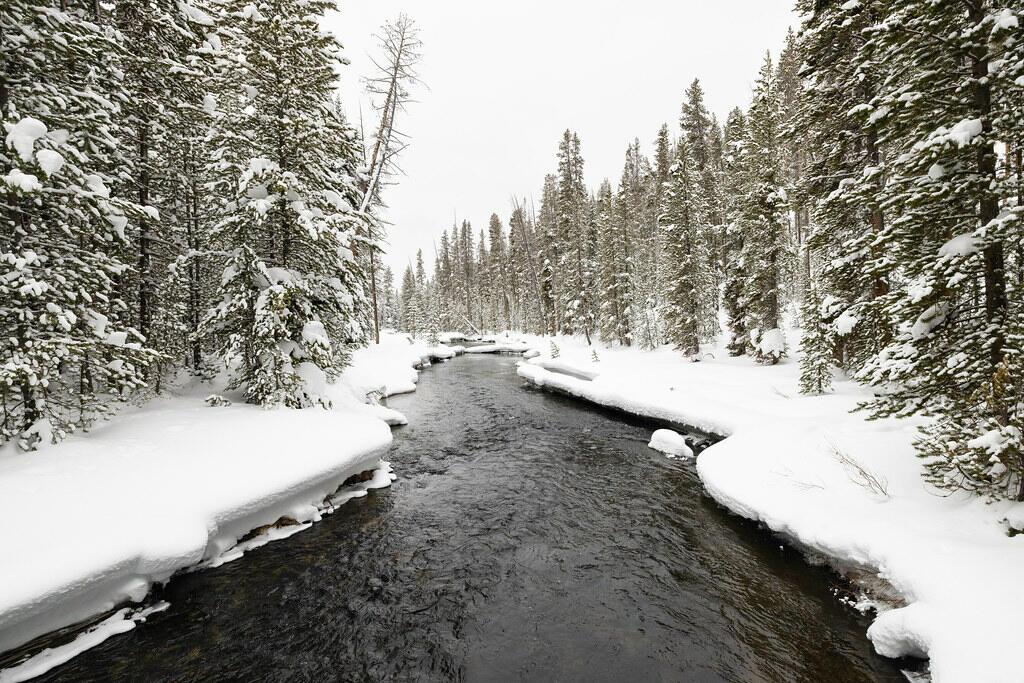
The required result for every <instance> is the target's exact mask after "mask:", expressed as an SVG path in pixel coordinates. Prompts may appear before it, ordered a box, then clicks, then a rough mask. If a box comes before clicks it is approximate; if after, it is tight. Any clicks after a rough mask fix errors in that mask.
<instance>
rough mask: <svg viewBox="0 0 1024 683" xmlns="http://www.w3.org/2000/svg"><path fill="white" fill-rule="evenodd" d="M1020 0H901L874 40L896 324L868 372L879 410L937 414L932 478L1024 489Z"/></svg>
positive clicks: (927, 445)
mask: <svg viewBox="0 0 1024 683" xmlns="http://www.w3.org/2000/svg"><path fill="white" fill-rule="evenodd" d="M1019 14H1020V12H1019V7H1018V8H1013V7H1012V6H1011V5H1010V4H1009V3H1003V2H996V1H989V0H972V1H971V2H965V3H961V4H954V3H938V2H932V3H899V4H897V5H895V6H894V7H893V8H892V11H891V13H890V14H889V15H887V16H886V17H884V19H883V20H882V21H881V22H879V23H877V24H875V25H874V26H873V27H872V29H871V33H870V42H869V45H868V47H867V48H866V49H867V50H868V51H869V52H871V53H873V54H874V55H876V56H877V57H878V58H879V59H881V60H882V61H883V65H884V72H885V74H886V79H885V80H884V82H883V83H882V84H881V86H880V88H879V94H878V96H877V97H876V98H875V99H874V100H873V101H872V102H871V103H870V107H871V111H870V114H869V123H871V124H872V125H876V126H878V128H879V131H880V137H881V140H882V142H883V143H884V144H886V145H887V146H889V147H890V148H891V152H890V156H891V157H892V161H891V162H890V164H889V165H888V168H887V172H888V174H889V178H888V182H887V184H886V187H885V193H886V199H885V206H886V207H887V209H890V207H891V212H892V214H893V215H894V216H898V218H897V219H895V220H892V221H889V222H888V223H887V224H886V225H885V226H884V228H883V229H882V230H881V231H880V232H879V234H878V236H877V237H876V240H877V241H878V243H879V248H880V250H881V252H882V255H881V256H880V261H881V263H879V264H878V265H879V266H880V267H882V268H883V269H884V270H883V272H885V273H886V274H887V275H890V277H889V281H890V282H891V283H893V288H892V290H891V291H890V292H888V293H887V294H885V295H883V296H882V297H880V301H881V305H882V306H883V307H884V311H885V314H886V315H887V316H888V317H889V318H890V319H891V320H892V321H893V322H894V323H895V326H896V330H897V332H896V336H895V338H894V339H893V340H892V341H891V342H890V343H889V344H888V345H886V346H885V348H883V349H882V350H881V351H879V352H878V353H877V354H875V355H874V356H873V357H872V358H871V359H869V360H868V362H867V363H866V365H865V367H864V368H863V369H862V370H861V372H860V373H859V377H860V378H862V379H864V380H866V381H869V382H871V383H872V384H876V385H879V386H882V387H885V389H886V390H885V391H884V392H883V393H881V394H880V395H879V396H878V397H877V398H876V399H875V400H873V401H871V402H870V403H869V404H868V407H869V408H870V409H871V411H872V415H874V416H888V415H908V414H913V413H923V414H929V415H934V416H935V422H934V424H933V425H932V426H931V427H929V428H928V429H926V430H924V433H923V435H922V437H921V439H920V440H919V441H918V444H917V445H918V448H919V450H920V453H921V455H922V456H924V457H925V458H926V460H925V462H926V467H927V470H928V480H929V481H930V482H931V483H933V484H934V485H936V486H939V487H942V488H967V489H972V490H977V491H980V492H983V493H985V494H988V495H1009V496H1012V497H1015V498H1017V499H1020V500H1024V394H1022V391H1024V387H1022V384H1024V382H1022V380H1021V378H1022V377H1024V367H1022V362H1021V349H1020V347H1019V343H1020V337H1019V336H1018V335H1019V333H1020V330H1021V329H1022V328H1024V325H1022V320H1024V311H1022V307H1024V296H1021V292H1020V291H1019V290H1017V289H1015V284H1014V281H1013V280H1012V279H1011V278H1008V277H1007V260H1008V258H1012V255H1013V254H1016V253H1019V252H1018V249H1019V248H1020V244H1021V239H1022V235H1024V228H1022V222H1021V221H1022V212H1024V207H1021V206H1020V205H1019V204H1018V203H1017V193H1018V192H1019V187H1018V186H1017V182H1018V181H1017V180H1016V179H1011V178H1010V177H1009V176H1007V175H1006V174H1004V173H1001V172H1000V169H999V156H1000V151H999V150H998V149H997V145H1001V144H1003V143H1005V142H1006V141H1007V140H1020V139H1021V137H1022V130H1024V111H1022V110H1021V108H1020V101H1021V100H1020V98H1021V90H1022V87H1024V86H1022V84H1024V78H1022V76H1024V41H1022V40H1021V33H1020V25H1021V21H1022V20H1024V17H1021V16H1019Z"/></svg>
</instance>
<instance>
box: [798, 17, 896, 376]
mask: <svg viewBox="0 0 1024 683" xmlns="http://www.w3.org/2000/svg"><path fill="white" fill-rule="evenodd" d="M883 4H884V2H882V0H863V1H862V2H860V3H859V4H858V5H857V6H856V7H854V6H852V5H848V4H846V3H815V2H811V0H807V2H802V3H801V4H800V5H799V7H800V8H801V10H802V11H803V13H804V14H805V17H806V19H805V20H804V23H803V25H802V26H801V31H800V38H799V40H800V53H801V55H803V57H804V66H803V68H802V70H801V76H802V77H803V78H804V79H806V80H807V83H808V87H806V88H803V89H802V90H801V93H800V107H799V110H798V113H797V115H796V116H795V117H794V118H793V119H792V121H791V122H790V124H789V126H788V127H787V128H786V132H785V137H786V139H787V141H788V144H789V146H790V148H791V149H792V148H794V147H806V148H807V149H809V150H813V151H814V154H807V155H805V158H804V161H805V162H806V164H807V166H806V168H805V169H804V174H803V175H802V177H801V179H800V182H799V183H798V185H797V188H796V190H797V191H796V197H797V200H796V201H797V203H798V204H803V205H804V206H806V205H808V204H809V205H810V210H811V213H810V218H811V219H812V220H810V221H808V224H801V225H802V230H803V232H805V233H807V236H806V238H805V243H804V254H803V256H804V266H803V267H804V270H805V272H806V271H808V270H809V269H810V268H811V262H812V261H813V262H814V270H815V281H816V282H815V284H816V285H817V287H818V288H819V291H820V294H821V296H822V298H823V300H824V305H823V307H822V308H821V315H823V316H824V318H823V320H824V321H825V322H826V323H828V324H830V325H833V326H834V328H835V330H836V332H837V334H835V335H832V339H833V341H834V342H835V345H836V348H835V350H834V356H835V360H836V362H837V363H838V364H840V365H842V366H843V367H844V368H846V369H847V370H849V371H851V372H855V371H857V370H858V369H860V367H861V366H862V365H863V363H864V362H865V360H866V359H867V358H868V357H869V356H870V355H872V354H873V353H876V352H877V351H878V350H880V349H881V348H882V347H883V346H884V345H885V344H886V343H887V340H888V339H890V338H891V336H892V335H891V329H890V324H889V321H888V320H887V319H886V317H885V315H884V314H883V313H882V311H881V310H880V307H879V306H878V305H877V300H878V297H880V296H882V295H883V294H885V293H886V292H887V291H888V290H889V285H888V282H887V281H886V279H885V276H884V273H883V272H882V270H883V269H881V268H879V267H873V266H871V264H872V263H879V264H880V263H881V262H882V259H881V258H880V257H881V252H880V251H879V247H878V244H877V241H876V239H875V238H876V236H877V234H878V232H879V231H880V230H881V229H882V227H883V225H884V224H885V217H884V215H883V210H882V207H881V203H882V201H883V196H882V182H883V179H884V177H885V171H884V165H883V162H882V153H881V152H882V150H881V146H880V144H879V141H878V135H877V132H876V131H875V130H872V127H871V126H870V125H868V124H867V122H866V120H865V119H866V118H867V116H866V114H865V115H857V114H856V112H858V111H861V110H866V109H870V107H869V106H868V105H867V104H866V103H867V102H869V101H870V100H871V99H872V98H873V97H874V95H875V92H876V89H877V86H878V83H879V82H880V81H881V74H880V67H879V65H878V64H877V63H876V61H875V60H874V59H873V57H872V56H871V55H870V54H868V53H867V51H866V50H864V49H863V42H864V41H863V35H864V31H865V29H866V28H867V27H868V26H870V25H872V24H874V23H875V22H876V21H878V19H879V18H880V17H881V16H882V5H883ZM796 215H797V216H800V215H801V212H799V211H798V212H797V214H796ZM805 218H806V216H805Z"/></svg>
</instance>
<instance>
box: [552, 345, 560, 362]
mask: <svg viewBox="0 0 1024 683" xmlns="http://www.w3.org/2000/svg"><path fill="white" fill-rule="evenodd" d="M559 353H561V351H560V350H559V348H558V344H556V343H555V342H554V341H552V342H551V357H552V358H558V354H559Z"/></svg>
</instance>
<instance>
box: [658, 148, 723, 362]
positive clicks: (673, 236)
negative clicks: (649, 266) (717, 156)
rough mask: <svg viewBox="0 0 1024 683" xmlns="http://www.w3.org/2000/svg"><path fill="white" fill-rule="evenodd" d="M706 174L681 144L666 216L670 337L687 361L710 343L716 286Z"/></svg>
mask: <svg viewBox="0 0 1024 683" xmlns="http://www.w3.org/2000/svg"><path fill="white" fill-rule="evenodd" d="M702 180H703V179H702V178H701V174H700V169H699V166H698V164H697V161H696V159H695V158H694V156H693V152H692V150H691V147H690V143H689V141H688V136H684V137H682V138H681V139H680V140H679V142H678V143H677V144H676V159H675V162H674V163H673V164H672V168H671V170H670V172H669V180H668V187H667V190H666V192H665V206H664V209H663V211H662V216H661V229H662V231H663V233H664V236H663V238H662V243H663V244H664V248H665V282H666V283H667V286H666V289H665V293H664V295H663V300H664V302H665V303H664V311H665V312H664V316H665V336H666V337H667V338H668V341H669V342H670V343H671V344H673V345H674V346H675V347H676V348H677V349H679V350H680V351H682V352H683V354H685V355H687V356H696V355H698V354H699V353H700V343H701V342H702V341H706V340H707V339H709V338H710V335H711V330H712V329H713V328H712V327H711V325H710V324H709V323H708V320H709V319H710V320H713V319H714V311H715V294H716V293H715V283H714V277H713V276H712V274H711V259H710V255H709V251H710V249H709V245H708V241H707V237H708V230H707V223H706V221H707V217H706V216H707V214H706V210H707V203H706V202H705V198H704V186H703V182H702Z"/></svg>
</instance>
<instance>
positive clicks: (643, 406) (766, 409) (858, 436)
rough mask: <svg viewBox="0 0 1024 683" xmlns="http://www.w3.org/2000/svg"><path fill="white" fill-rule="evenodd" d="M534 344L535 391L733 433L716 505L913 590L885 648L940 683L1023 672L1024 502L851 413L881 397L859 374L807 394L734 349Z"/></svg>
mask: <svg viewBox="0 0 1024 683" xmlns="http://www.w3.org/2000/svg"><path fill="white" fill-rule="evenodd" d="M530 341H531V342H532V344H533V345H534V346H535V348H536V349H537V350H539V351H541V352H542V355H540V356H537V357H536V358H533V359H531V360H529V361H527V362H524V363H523V364H521V365H520V369H519V374H520V375H521V376H522V377H524V378H525V379H527V380H528V381H530V382H531V383H533V384H535V385H538V386H542V387H547V388H553V389H556V390H558V391H561V392H564V393H568V394H572V395H575V396H578V397H580V398H583V399H586V400H588V401H592V402H594V403H598V404H601V405H604V406H608V407H612V408H616V409H620V410H624V411H627V412H630V413H634V414H637V415H644V416H649V417H652V418H656V419H660V420H664V421H667V422H671V423H676V424H686V425H690V426H693V427H696V428H698V429H700V430H703V431H707V432H712V433H715V434H719V435H722V436H727V437H729V438H727V439H725V440H723V441H721V442H719V443H717V444H716V445H714V446H712V447H710V448H708V449H707V450H705V451H704V452H703V453H701V454H700V455H699V456H698V459H697V471H698V473H699V475H700V478H701V480H702V481H703V483H704V486H705V488H706V490H707V491H708V493H710V495H711V496H713V497H714V498H715V500H717V501H718V502H719V503H721V504H722V505H724V506H725V507H727V508H729V509H730V510H732V511H733V512H735V513H737V514H739V515H742V516H744V517H748V518H750V519H753V520H757V521H760V522H762V523H764V524H765V525H766V526H767V527H769V528H770V529H772V530H773V531H776V532H778V533H780V534H783V535H784V536H786V537H788V538H789V539H791V540H792V541H794V542H795V543H796V544H798V545H799V546H802V547H804V548H806V549H808V550H810V551H812V552H814V553H819V554H821V555H824V556H826V557H827V558H829V560H830V561H831V562H832V563H833V564H834V565H835V566H837V567H839V568H846V569H857V570H861V571H865V570H866V571H868V572H871V573H875V574H877V575H878V576H879V577H880V578H882V579H884V580H885V581H886V582H888V583H889V584H891V585H892V586H893V587H894V588H895V589H896V590H897V591H898V592H899V594H900V596H902V598H903V600H904V601H905V603H906V604H905V605H903V606H900V607H897V608H895V609H887V610H884V611H882V612H881V613H880V614H879V615H878V616H877V618H876V619H875V621H874V624H873V625H872V626H871V628H870V630H869V632H868V636H869V638H870V639H871V640H872V642H873V643H874V645H875V648H876V650H877V651H878V652H879V653H881V654H883V655H886V656H890V657H899V656H903V655H916V656H926V657H928V658H929V659H930V669H931V672H932V675H933V678H934V680H935V681H938V682H940V683H941V682H944V681H1017V680H1021V673H1020V665H1019V662H1018V660H1017V657H1016V648H1015V642H1016V640H1017V628H1016V622H1017V620H1018V619H1019V615H1020V614H1021V613H1022V611H1024V589H1022V588H1021V586H1020V568H1021V567H1022V566H1024V537H1015V538H1014V537H1010V536H1009V535H1008V533H1007V531H1008V525H1007V523H1006V521H1005V520H1006V519H1007V517H1008V516H1009V517H1010V518H1011V520H1013V521H1014V522H1015V523H1016V524H1017V525H1018V526H1019V525H1020V524H1021V521H1022V520H1019V518H1021V517H1024V510H1022V507H1021V506H1014V505H1012V504H1010V503H998V504H991V505H987V504H985V503H984V502H983V501H981V500H979V499H977V498H974V497H971V496H968V495H967V494H961V495H954V496H948V497H943V496H942V495H941V494H940V493H939V492H936V491H933V490H930V489H929V488H928V487H926V486H925V484H924V483H923V481H922V479H921V476H920V460H919V459H918V458H917V457H915V454H914V450H913V447H912V441H913V439H914V436H915V423H914V422H912V421H910V420H900V421H897V420H881V421H874V422H869V421H867V420H865V419H864V415H863V414H860V413H851V410H852V409H853V408H854V407H855V406H856V404H857V402H858V401H859V400H862V399H863V398H864V397H865V396H866V394H865V390H864V389H863V388H861V387H859V386H858V385H856V384H855V383H853V382H850V381H848V380H845V379H841V380H838V381H837V382H836V390H835V392H834V393H832V394H829V395H825V396H803V395H801V394H800V393H799V392H798V382H797V380H798V374H799V369H798V366H797V362H796V360H795V359H792V358H791V359H789V360H787V361H786V362H784V363H783V364H781V365H778V366H774V367H763V366H759V365H756V364H755V363H753V362H752V361H751V360H750V359H746V358H730V357H728V356H727V355H726V354H725V353H724V352H723V350H722V349H721V348H709V349H706V351H707V354H706V355H705V356H704V360H703V361H701V362H697V363H694V362H689V361H687V360H684V359H683V358H682V357H681V356H680V355H679V354H678V353H675V352H673V351H671V350H670V349H668V348H663V349H660V350H657V351H652V352H641V351H637V350H632V349H605V348H600V347H599V348H598V351H597V353H598V361H597V362H594V360H593V357H592V348H591V347H588V346H586V345H585V344H584V343H582V341H581V340H573V339H561V338H560V339H558V341H557V343H558V345H559V347H560V354H559V358H558V359H557V360H553V359H551V357H550V341H549V340H547V339H537V338H533V339H532V340H530ZM794 342H795V340H794ZM790 348H795V343H791V345H790ZM1015 518H1016V519H1015Z"/></svg>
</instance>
